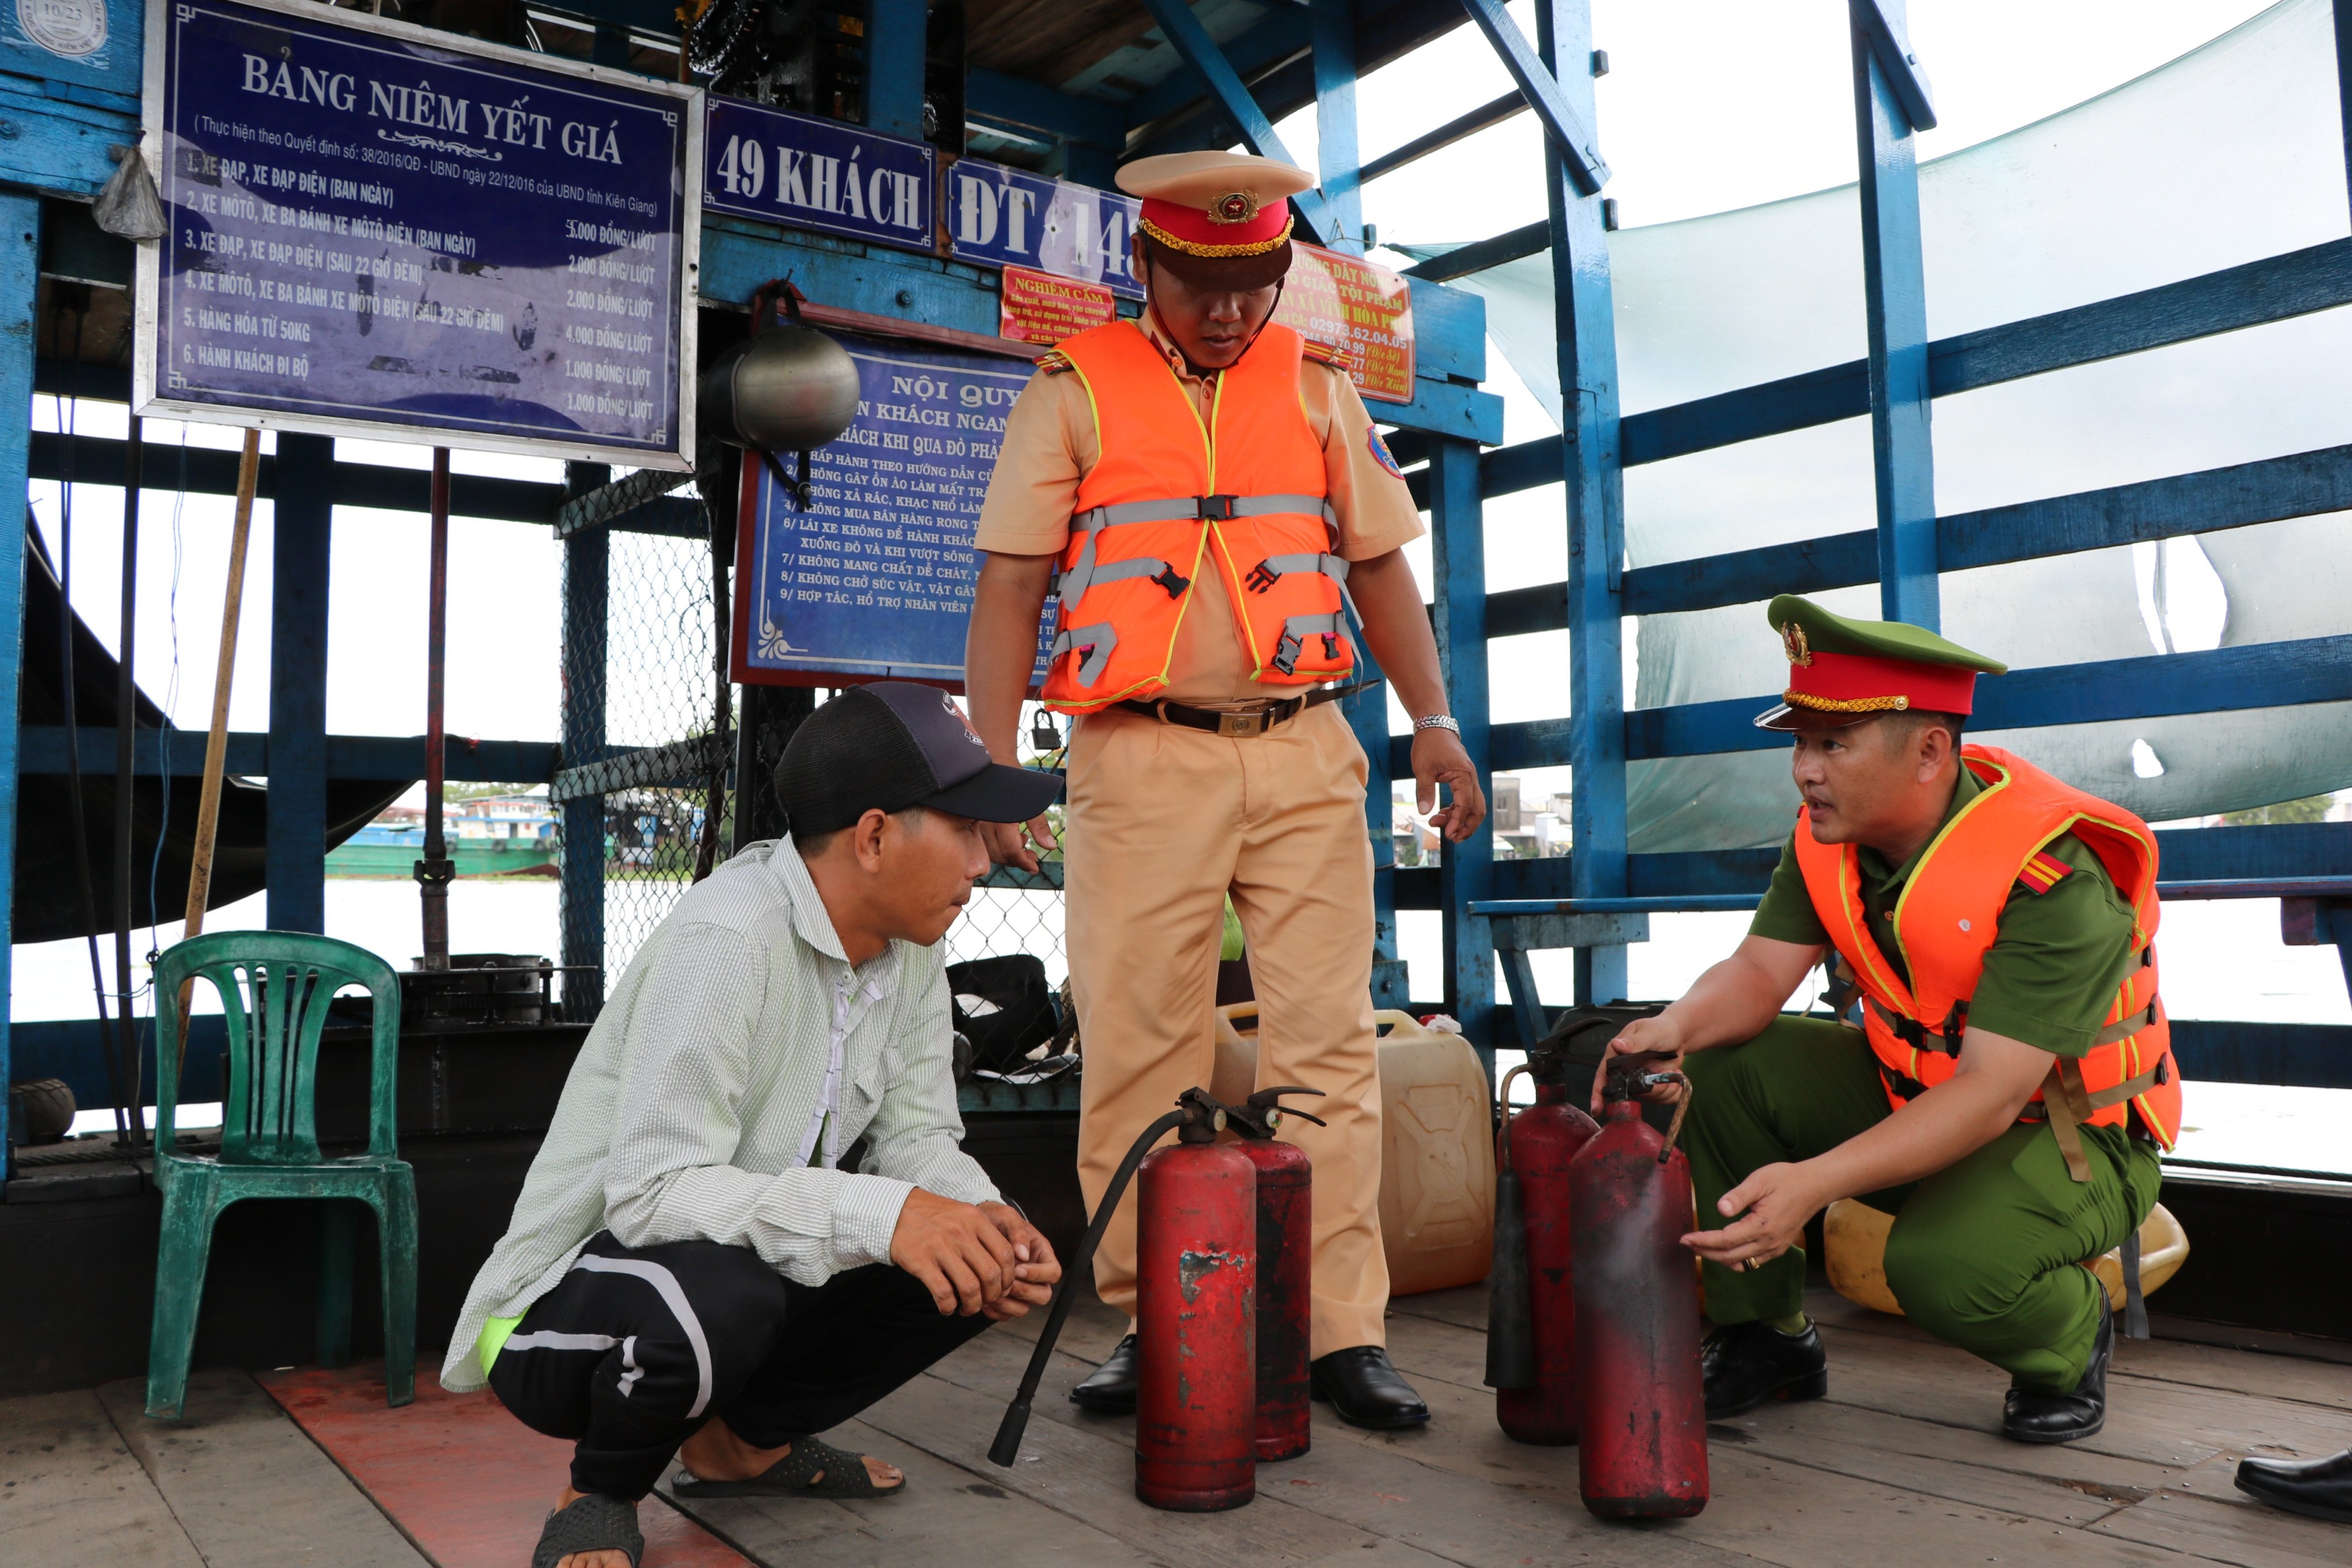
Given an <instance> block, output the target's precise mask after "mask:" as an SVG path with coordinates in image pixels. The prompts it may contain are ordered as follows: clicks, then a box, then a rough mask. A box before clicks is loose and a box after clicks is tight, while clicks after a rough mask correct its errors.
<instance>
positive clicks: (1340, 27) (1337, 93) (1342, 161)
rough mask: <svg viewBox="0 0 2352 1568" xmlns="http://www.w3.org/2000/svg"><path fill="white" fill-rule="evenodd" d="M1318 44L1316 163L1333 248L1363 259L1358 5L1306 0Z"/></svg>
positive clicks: (1349, 1)
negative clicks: (1358, 82) (1357, 107)
mask: <svg viewBox="0 0 2352 1568" xmlns="http://www.w3.org/2000/svg"><path fill="white" fill-rule="evenodd" d="M1307 10H1308V13H1309V16H1310V19H1311V20H1312V22H1313V24H1314V26H1313V33H1314V39H1315V45H1314V47H1315V162H1316V164H1317V166H1318V171H1319V174H1320V179H1321V183H1322V187H1323V201H1324V204H1325V205H1327V206H1328V208H1329V209H1330V215H1331V234H1330V237H1329V243H1330V247H1331V248H1332V249H1334V250H1338V251H1344V252H1345V253H1346V254H1348V255H1349V256H1361V255H1363V254H1364V187H1363V180H1362V176H1361V174H1360V172H1359V171H1360V167H1361V165H1362V162H1363V160H1362V159H1361V158H1360V156H1359V155H1358V153H1357V150H1356V5H1355V0H1307Z"/></svg>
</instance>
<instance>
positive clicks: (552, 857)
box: [327, 822, 557, 880]
mask: <svg viewBox="0 0 2352 1568" xmlns="http://www.w3.org/2000/svg"><path fill="white" fill-rule="evenodd" d="M453 826H454V824H453ZM448 846H449V858H450V859H452V860H454V861H456V862H457V875H458V876H460V877H530V876H540V877H551V876H553V875H555V874H556V857H557V849H556V845H555V841H554V839H553V838H552V837H522V836H520V835H517V836H515V837H509V838H468V837H459V836H458V835H457V834H456V833H454V832H453V833H451V834H450V835H449V837H448ZM424 853H425V829H424V828H422V827H411V826H399V825H393V824H386V823H382V822H374V823H370V824H369V825H368V826H365V827H362V828H361V829H360V830H359V831H358V832H357V833H354V834H352V836H351V837H349V838H347V839H345V840H344V841H343V842H342V843H341V844H339V845H337V846H336V847H334V848H332V849H331V850H329V851H328V852H327V875H328V876H330V877H388V878H398V879H402V880H406V879H409V878H411V877H414V876H415V874H416V862H417V860H418V859H419V858H421V857H422V856H423V855H424Z"/></svg>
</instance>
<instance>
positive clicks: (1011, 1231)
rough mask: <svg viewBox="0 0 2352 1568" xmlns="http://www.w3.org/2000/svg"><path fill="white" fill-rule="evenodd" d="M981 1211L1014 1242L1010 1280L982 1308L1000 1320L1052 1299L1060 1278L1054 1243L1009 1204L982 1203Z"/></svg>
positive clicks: (1019, 1316)
mask: <svg viewBox="0 0 2352 1568" xmlns="http://www.w3.org/2000/svg"><path fill="white" fill-rule="evenodd" d="M980 1212H981V1213H982V1214H984V1215H987V1216H988V1218H989V1221H990V1223H991V1224H992V1225H994V1226H996V1228H997V1229H998V1230H999V1231H1001V1232H1003V1236H1004V1239H1005V1240H1007V1241H1009V1242H1011V1243H1012V1244H1013V1283H1012V1284H1011V1285H1009V1286H1007V1287H1006V1288H1005V1291H1004V1294H1003V1295H1002V1296H999V1297H998V1298H997V1299H996V1300H993V1301H992V1302H990V1303H989V1304H988V1305H987V1306H985V1307H983V1308H982V1309H981V1310H982V1312H984V1313H985V1314H987V1316H988V1317H989V1318H990V1319H991V1320H992V1321H995V1322H1000V1323H1001V1322H1003V1321H1004V1320H1005V1319H1007V1318H1023V1317H1026V1316H1028V1314H1029V1309H1030V1308H1032V1307H1042V1306H1045V1304H1046V1303H1047V1302H1049V1301H1051V1300H1053V1299H1054V1287H1055V1285H1056V1284H1057V1283H1059V1282H1060V1280H1061V1278H1062V1263H1061V1259H1059V1258H1055V1256H1054V1247H1053V1244H1052V1243H1051V1242H1049V1241H1047V1240H1046V1239H1045V1235H1044V1234H1043V1233H1042V1232H1040V1231H1039V1230H1038V1228H1037V1227H1036V1226H1034V1225H1031V1224H1030V1223H1029V1222H1028V1221H1027V1220H1025V1219H1024V1218H1022V1217H1021V1211H1020V1210H1019V1209H1016V1208H1014V1207H1013V1205H1011V1204H982V1205H980Z"/></svg>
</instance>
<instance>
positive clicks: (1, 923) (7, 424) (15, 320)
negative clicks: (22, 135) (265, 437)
mask: <svg viewBox="0 0 2352 1568" xmlns="http://www.w3.org/2000/svg"><path fill="white" fill-rule="evenodd" d="M40 253H41V203H40V198H39V197H37V196H32V195H20V194H14V193H11V194H5V195H0V494H5V495H13V496H22V495H23V494H24V493H25V485H26V472H25V462H26V443H25V432H26V430H27V429H29V428H30V427H31V426H32V422H33V341H34V339H35V337H36V336H37V333H36V332H35V331H34V323H33V297H34V294H35V292H36V291H37V288H38V285H39V277H38V273H39V269H40ZM1474 483H1475V476H1474ZM24 669H25V530H24V528H23V527H22V526H21V525H20V526H17V527H15V528H8V529H0V889H12V888H14V887H15V886H16V804H17V790H16V776H17V773H16V770H17V763H18V760H19V759H18V755H17V746H18V733H17V729H16V721H17V715H18V710H17V687H18V685H19V684H20V682H21V680H22V679H23V676H24ZM11 902H12V901H11V900H9V899H8V898H5V897H0V995H7V994H12V993H11V992H10V989H9V987H10V984H11V983H12V974H13V963H12V957H11V955H12V952H13V948H12V945H11V943H12V942H13V940H14V938H13V931H14V925H15V918H16V911H15V910H14V909H13V908H12V907H11ZM8 1027H9V1026H8V1020H7V1019H6V1018H5V1017H0V1194H5V1192H6V1190H7V1184H8V1176H9V1173H10V1172H9V1165H10V1163H11V1162H10V1161H9V1159H8V1157H7V1155H6V1153H5V1151H6V1149H7V1148H8V1105H7V1096H6V1093H5V1090H6V1088H7V1086H8V1085H9V1084H11V1083H14V1082H15V1081H16V1079H18V1078H20V1077H25V1076H28V1075H26V1074H25V1073H24V1072H23V1071H22V1069H21V1068H20V1067H18V1066H16V1065H14V1064H12V1062H11V1059H10V1056H9V1039H8Z"/></svg>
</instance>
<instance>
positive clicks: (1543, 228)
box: [1404, 219, 1551, 283]
mask: <svg viewBox="0 0 2352 1568" xmlns="http://www.w3.org/2000/svg"><path fill="white" fill-rule="evenodd" d="M1550 245H1551V225H1550V223H1549V222H1548V221H1545V220H1540V219H1539V220H1538V221H1537V222H1534V223H1529V224H1522V225H1520V226H1518V227H1517V228H1513V229H1506V230H1504V231H1503V232H1502V233H1501V234H1498V235H1496V236H1495V237H1493V238H1491V239H1480V240H1474V241H1472V242H1471V243H1470V244H1468V245H1465V246H1464V247H1462V248H1460V249H1459V250H1449V251H1447V252H1446V253H1445V254H1444V255H1443V256H1433V257H1431V258H1429V259H1428V260H1426V261H1421V262H1416V263H1414V264H1413V265H1412V266H1411V267H1408V268H1405V269H1404V275H1405V276H1406V277H1407V278H1418V279H1426V280H1427V281H1429V282H1432V283H1443V282H1445V281H1447V280H1448V279H1454V278H1467V277H1469V276H1470V275H1471V274H1472V273H1474V272H1484V271H1486V269H1487V268H1491V267H1500V266H1502V265H1503V263H1505V262H1507V261H1517V260H1519V259H1520V258H1523V257H1528V256H1540V255H1542V254H1543V253H1544V251H1545V250H1546V249H1548V248H1549V247H1550Z"/></svg>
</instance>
